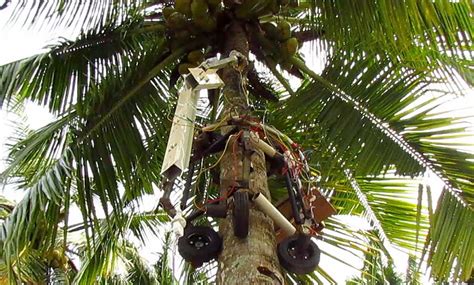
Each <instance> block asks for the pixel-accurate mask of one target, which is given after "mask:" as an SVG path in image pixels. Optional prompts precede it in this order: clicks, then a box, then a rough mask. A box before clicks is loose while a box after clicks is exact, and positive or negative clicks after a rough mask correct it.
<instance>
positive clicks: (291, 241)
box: [277, 235, 321, 274]
mask: <svg viewBox="0 0 474 285" xmlns="http://www.w3.org/2000/svg"><path fill="white" fill-rule="evenodd" d="M302 243H303V244H302ZM277 250H278V259H279V261H280V264H281V266H282V267H283V268H285V269H286V270H287V271H288V272H291V273H295V274H309V273H311V272H313V271H314V270H316V268H317V267H318V264H319V260H320V257H321V251H320V250H319V248H318V246H317V245H316V243H315V242H314V241H312V240H311V239H310V238H309V237H308V238H307V239H306V237H301V236H298V235H294V236H290V237H287V238H286V239H284V240H283V241H282V242H280V244H278V248H277Z"/></svg>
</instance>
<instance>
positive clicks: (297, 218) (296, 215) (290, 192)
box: [285, 171, 303, 225]
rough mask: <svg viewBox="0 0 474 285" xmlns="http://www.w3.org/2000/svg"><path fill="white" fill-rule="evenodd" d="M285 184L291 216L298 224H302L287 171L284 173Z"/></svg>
mask: <svg viewBox="0 0 474 285" xmlns="http://www.w3.org/2000/svg"><path fill="white" fill-rule="evenodd" d="M285 184H286V189H287V190H288V199H289V200H290V204H291V212H292V214H293V218H294V219H295V223H296V224H298V225H301V224H303V221H302V220H301V216H300V214H299V209H298V204H297V203H296V197H295V192H294V191H293V184H292V183H291V178H290V173H289V172H288V171H287V172H286V173H285Z"/></svg>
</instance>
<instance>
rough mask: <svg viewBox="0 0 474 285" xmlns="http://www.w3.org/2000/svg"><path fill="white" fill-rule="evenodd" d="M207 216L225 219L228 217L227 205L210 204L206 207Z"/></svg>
mask: <svg viewBox="0 0 474 285" xmlns="http://www.w3.org/2000/svg"><path fill="white" fill-rule="evenodd" d="M206 215H207V216H208V217H213V218H225V217H226V216H227V205H226V203H225V202H224V203H219V204H209V205H207V206H206Z"/></svg>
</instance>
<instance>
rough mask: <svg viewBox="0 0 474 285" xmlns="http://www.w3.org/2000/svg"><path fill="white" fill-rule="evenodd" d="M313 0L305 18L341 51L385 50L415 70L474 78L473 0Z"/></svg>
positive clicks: (453, 76)
mask: <svg viewBox="0 0 474 285" xmlns="http://www.w3.org/2000/svg"><path fill="white" fill-rule="evenodd" d="M308 2H310V3H311V5H309V6H307V7H308V8H307V9H308V10H310V11H313V13H306V14H303V15H305V16H304V18H305V19H307V21H308V22H310V23H311V24H310V26H315V27H316V28H317V29H318V30H321V31H324V37H323V38H324V40H325V41H326V43H327V44H329V45H331V46H334V47H335V48H336V50H337V49H338V48H344V49H346V50H352V49H354V48H358V49H359V48H361V49H363V50H365V51H367V52H368V53H372V52H376V53H378V52H383V53H385V54H387V55H389V56H390V58H392V59H397V60H400V61H401V64H403V65H404V66H406V67H410V68H413V69H415V70H425V69H427V68H432V67H434V68H440V69H441V70H442V73H443V75H444V76H447V77H450V78H451V79H456V77H457V73H458V74H460V75H461V77H463V78H466V79H468V78H469V77H470V76H471V77H472V71H470V68H469V65H470V62H471V61H472V59H473V49H472V42H473V39H474V28H473V27H472V21H471V15H472V5H471V4H472V3H470V1H469V0H463V1H456V2H453V1H447V0H439V1H404V2H403V3H402V2H400V3H398V2H397V3H394V2H392V1H376V2H366V3H362V4H360V3H339V2H337V1H321V0H317V1H308ZM314 14H316V15H317V16H318V17H314ZM452 68H454V69H456V70H457V72H453V70H452ZM470 81H471V82H472V79H471V80H470ZM468 82H469V80H468Z"/></svg>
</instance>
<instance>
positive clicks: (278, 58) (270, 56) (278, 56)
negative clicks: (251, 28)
mask: <svg viewBox="0 0 474 285" xmlns="http://www.w3.org/2000/svg"><path fill="white" fill-rule="evenodd" d="M260 27H261V29H262V30H263V32H262V34H263V37H261V36H260V37H257V39H258V40H259V41H260V45H261V46H262V47H263V48H264V53H265V54H264V56H265V57H266V58H267V62H268V61H270V62H274V63H279V64H280V66H281V67H282V68H283V69H286V70H291V69H292V65H291V63H290V58H291V57H293V56H295V55H296V54H297V52H298V49H299V43H298V39H297V38H296V37H294V36H292V32H291V26H290V24H289V23H288V22H287V21H285V20H279V21H278V22H275V23H272V22H266V23H262V24H261V25H260Z"/></svg>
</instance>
